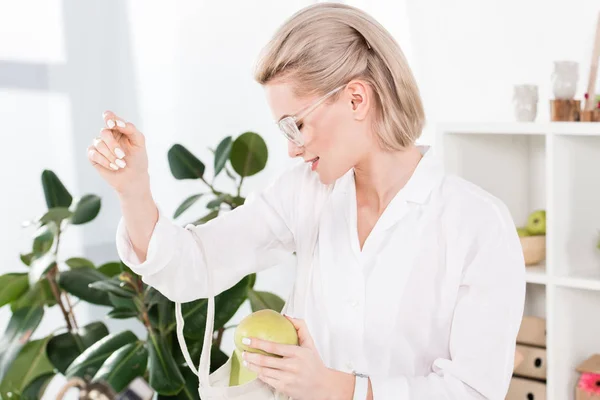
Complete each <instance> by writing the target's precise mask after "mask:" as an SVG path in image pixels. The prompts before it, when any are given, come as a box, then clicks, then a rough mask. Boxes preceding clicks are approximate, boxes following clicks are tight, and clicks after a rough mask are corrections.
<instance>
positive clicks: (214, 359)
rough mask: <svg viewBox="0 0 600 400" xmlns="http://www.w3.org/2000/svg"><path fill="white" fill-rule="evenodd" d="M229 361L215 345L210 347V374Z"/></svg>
mask: <svg viewBox="0 0 600 400" xmlns="http://www.w3.org/2000/svg"><path fill="white" fill-rule="evenodd" d="M227 360H229V356H228V355H227V354H225V353H223V351H222V350H221V349H220V348H218V347H217V346H216V345H213V346H212V349H211V351H210V373H211V374H212V373H213V372H215V371H216V370H218V369H219V368H221V367H222V366H223V364H225V363H226V362H227Z"/></svg>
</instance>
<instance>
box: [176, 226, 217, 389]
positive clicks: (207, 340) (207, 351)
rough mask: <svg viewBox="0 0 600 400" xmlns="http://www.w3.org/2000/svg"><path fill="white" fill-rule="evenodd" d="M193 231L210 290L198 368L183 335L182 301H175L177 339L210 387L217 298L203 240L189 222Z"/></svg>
mask: <svg viewBox="0 0 600 400" xmlns="http://www.w3.org/2000/svg"><path fill="white" fill-rule="evenodd" d="M185 228H186V229H187V230H189V231H190V232H191V233H192V236H193V237H194V239H195V240H196V243H197V244H198V247H199V248H200V253H201V254H202V258H203V261H204V266H205V268H206V275H207V287H208V290H209V296H208V310H207V315H206V328H205V329H206V330H205V332H204V343H203V346H202V353H201V355H200V363H199V364H198V368H197V369H196V366H195V365H194V362H193V361H192V357H191V356H190V352H189V350H188V348H187V344H186V343H185V337H184V336H183V327H184V325H185V321H184V319H183V314H182V312H181V303H177V302H176V303H175V320H176V322H177V340H178V342H179V347H180V348H181V353H182V354H183V357H184V358H185V362H186V363H187V364H188V366H189V368H190V369H191V370H192V372H194V374H196V376H198V381H199V383H200V386H202V387H208V386H210V382H209V375H210V356H211V350H212V340H213V330H214V325H215V298H214V296H212V290H213V289H212V281H211V274H210V267H209V265H208V263H207V262H206V252H205V251H204V246H203V244H202V241H201V240H200V238H199V237H198V235H197V234H196V231H195V228H196V227H195V225H193V224H188V225H187V226H186V227H185Z"/></svg>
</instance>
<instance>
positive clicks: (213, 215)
mask: <svg viewBox="0 0 600 400" xmlns="http://www.w3.org/2000/svg"><path fill="white" fill-rule="evenodd" d="M219 212H220V210H219V209H218V208H217V209H215V210H212V211H211V212H209V213H208V214H206V215H205V216H204V217H202V218H200V219H199V220H197V221H194V222H192V224H194V225H202V224H205V223H207V222H208V221H210V220H212V219H215V218H217V217H218V216H219Z"/></svg>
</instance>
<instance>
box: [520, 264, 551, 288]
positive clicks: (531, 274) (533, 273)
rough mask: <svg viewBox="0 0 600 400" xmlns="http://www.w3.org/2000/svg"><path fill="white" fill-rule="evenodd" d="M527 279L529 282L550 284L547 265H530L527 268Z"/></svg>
mask: <svg viewBox="0 0 600 400" xmlns="http://www.w3.org/2000/svg"><path fill="white" fill-rule="evenodd" d="M525 280H526V281H527V283H536V284H538V285H546V284H548V275H546V266H545V265H532V266H528V267H527V268H526V270H525Z"/></svg>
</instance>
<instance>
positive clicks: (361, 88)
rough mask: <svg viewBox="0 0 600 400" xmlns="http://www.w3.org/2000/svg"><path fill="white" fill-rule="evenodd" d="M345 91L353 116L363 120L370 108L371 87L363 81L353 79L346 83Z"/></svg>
mask: <svg viewBox="0 0 600 400" xmlns="http://www.w3.org/2000/svg"><path fill="white" fill-rule="evenodd" d="M346 93H347V96H348V100H349V103H348V104H349V105H350V108H351V112H352V114H353V115H354V118H355V119H357V120H359V121H362V120H364V119H365V118H366V117H367V115H368V113H369V109H370V108H371V97H372V93H373V92H372V90H371V87H370V86H369V85H368V84H367V83H366V82H365V81H361V80H355V81H351V82H350V83H348V85H347V86H346Z"/></svg>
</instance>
